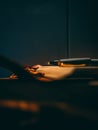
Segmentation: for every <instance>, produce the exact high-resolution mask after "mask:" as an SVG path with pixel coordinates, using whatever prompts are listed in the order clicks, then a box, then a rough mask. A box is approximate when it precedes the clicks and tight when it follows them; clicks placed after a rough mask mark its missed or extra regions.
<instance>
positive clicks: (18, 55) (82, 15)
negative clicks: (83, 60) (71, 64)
mask: <svg viewBox="0 0 98 130" xmlns="http://www.w3.org/2000/svg"><path fill="white" fill-rule="evenodd" d="M97 7H98V0H68V1H67V0H56V1H55V0H46V1H45V0H31V1H30V0H24V1H1V2H0V36H1V38H0V54H2V55H5V56H7V57H9V58H11V59H13V60H15V61H17V62H19V63H21V64H23V65H33V64H43V63H46V62H47V61H49V60H53V59H59V58H67V51H68V47H67V43H68V44H69V47H70V48H69V50H70V57H91V58H98V53H97V50H98V38H97V34H98V13H97V12H98V8H97ZM67 22H68V26H67ZM67 29H68V30H67Z"/></svg>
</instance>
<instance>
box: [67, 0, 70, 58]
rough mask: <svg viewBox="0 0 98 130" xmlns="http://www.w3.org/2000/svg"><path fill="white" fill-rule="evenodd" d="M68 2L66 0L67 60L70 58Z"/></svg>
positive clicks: (68, 0)
mask: <svg viewBox="0 0 98 130" xmlns="http://www.w3.org/2000/svg"><path fill="white" fill-rule="evenodd" d="M69 3H70V0H66V30H67V31H66V32H67V34H66V35H67V58H70V7H69V6H70V4H69Z"/></svg>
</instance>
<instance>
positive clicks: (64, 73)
mask: <svg viewBox="0 0 98 130" xmlns="http://www.w3.org/2000/svg"><path fill="white" fill-rule="evenodd" d="M32 68H34V69H36V73H40V74H42V75H41V76H39V77H37V78H38V79H39V80H42V81H53V80H61V79H64V78H66V77H68V76H70V75H71V74H72V73H73V71H74V67H59V66H41V65H35V66H33V67H32Z"/></svg>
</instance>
